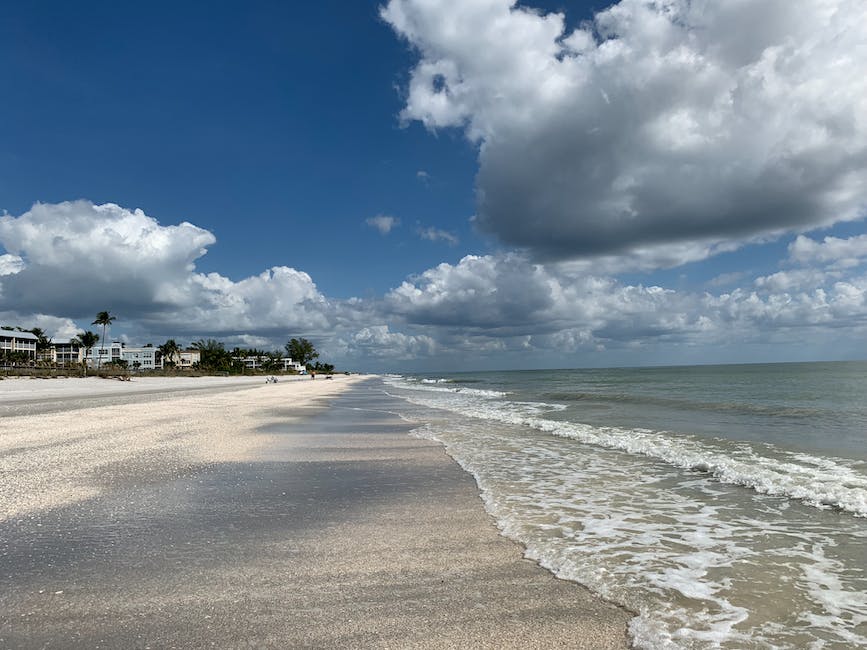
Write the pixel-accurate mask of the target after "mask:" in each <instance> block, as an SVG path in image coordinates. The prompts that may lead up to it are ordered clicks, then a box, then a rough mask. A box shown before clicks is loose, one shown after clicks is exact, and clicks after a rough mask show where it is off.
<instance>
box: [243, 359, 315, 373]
mask: <svg viewBox="0 0 867 650" xmlns="http://www.w3.org/2000/svg"><path fill="white" fill-rule="evenodd" d="M232 361H238V362H241V363H243V364H244V369H245V370H261V369H263V367H265V366H267V365H268V364H269V363H270V362H271V358H270V357H268V356H249V357H232ZM275 361H276V362H277V367H278V369H280V370H282V371H283V372H288V371H290V370H294V371H295V372H299V373H302V374H303V373H305V372H307V369H306V368H305V367H304V366H302V365H301V364H300V363H298V362H297V361H292V359H291V358H290V357H281V358H280V359H275Z"/></svg>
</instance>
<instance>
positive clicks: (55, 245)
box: [0, 201, 867, 369]
mask: <svg viewBox="0 0 867 650" xmlns="http://www.w3.org/2000/svg"><path fill="white" fill-rule="evenodd" d="M214 241H215V237H214V235H213V234H212V233H210V232H208V231H207V230H204V229H202V228H199V227H197V226H195V225H193V224H190V223H181V224H178V225H168V226H166V225H161V224H160V223H159V222H158V221H157V220H156V219H155V218H153V217H151V216H149V215H147V214H145V213H144V212H143V211H141V210H128V209H126V208H123V207H120V206H117V205H113V204H105V205H94V204H93V203H90V202H88V201H74V202H67V203H59V204H37V205H35V206H34V207H33V208H32V209H31V210H29V211H28V212H25V213H24V214H22V215H20V216H18V217H15V216H9V215H6V216H3V217H0V245H2V247H3V248H4V249H5V250H6V252H5V253H3V254H2V255H0V263H2V266H0V269H2V271H3V274H2V275H0V321H2V324H10V325H21V326H27V327H32V326H39V327H42V328H43V329H45V330H46V331H47V332H48V333H49V335H51V336H54V337H57V338H65V337H68V336H70V335H72V334H74V333H75V332H76V330H77V329H78V328H79V327H81V326H84V327H87V326H88V324H89V323H90V321H91V320H92V318H93V314H95V313H96V312H97V311H99V310H102V309H109V310H110V311H111V312H112V313H113V314H116V315H118V316H119V317H120V320H119V321H118V323H117V325H118V326H120V328H121V329H123V330H124V331H125V332H126V333H127V334H128V336H129V338H130V339H131V340H133V341H136V342H154V343H159V342H161V341H162V340H165V339H166V338H176V339H180V340H192V339H195V338H199V337H207V336H214V337H217V338H221V339H223V340H226V341H227V342H229V343H231V344H239V345H248V344H249V345H256V346H260V347H271V346H279V345H282V343H283V342H285V340H286V339H287V337H289V336H296V335H308V336H312V337H314V338H316V342H317V346H318V347H320V348H321V349H322V351H323V352H324V353H325V354H327V355H328V357H329V359H331V360H334V361H337V362H338V363H345V364H347V365H348V366H349V367H358V368H382V369H387V368H391V367H393V366H394V365H395V364H397V365H401V364H403V365H409V366H410V367H417V366H422V367H424V366H426V365H430V364H443V365H447V366H448V365H452V366H453V365H454V364H455V363H462V364H470V365H478V364H481V365H484V364H485V363H486V362H492V363H493V362H496V363H499V364H501V365H511V366H514V365H515V364H516V362H517V363H520V362H519V360H520V359H529V360H531V361H533V362H535V360H538V359H544V358H548V359H552V360H553V361H548V362H547V363H556V362H558V361H559V363H561V364H566V365H581V363H582V361H586V359H590V358H599V359H611V358H616V357H611V356H608V357H593V356H592V355H594V354H602V353H603V352H604V353H605V354H606V355H610V354H614V355H616V354H617V353H618V351H620V352H623V351H625V352H627V353H629V354H633V353H634V352H635V351H636V350H638V351H640V350H642V349H647V350H668V351H669V352H670V351H671V350H673V349H681V350H686V349H690V348H695V349H697V350H699V351H700V354H702V356H705V355H706V353H707V351H709V350H713V349H715V348H716V347H718V346H722V347H725V346H729V347H730V348H731V349H741V347H742V346H743V345H745V344H757V345H773V344H776V343H780V344H783V345H785V346H788V347H787V348H786V349H787V350H792V349H793V347H792V346H798V348H799V349H800V348H803V347H804V346H803V342H804V341H807V340H809V341H811V342H816V341H819V342H821V341H825V342H827V343H828V345H829V346H834V347H833V348H829V349H838V350H840V349H843V347H844V346H845V344H846V343H845V342H846V341H850V342H851V343H852V346H855V347H853V349H855V348H857V342H858V341H859V340H863V337H864V336H865V335H867V272H865V262H867V240H865V237H864V236H863V235H862V236H853V237H849V238H839V237H825V238H824V239H814V238H811V237H806V236H803V235H802V236H798V237H796V238H795V239H794V240H792V241H791V243H790V245H789V247H788V252H787V257H786V258H785V259H783V260H781V261H780V265H781V268H780V270H779V271H777V272H775V273H771V274H769V275H763V276H759V277H753V278H750V277H749V276H746V275H744V274H743V273H738V274H737V275H736V276H732V277H730V278H728V279H727V280H726V281H725V282H722V281H720V282H718V283H714V282H710V283H708V286H720V287H722V286H730V285H732V284H734V285H736V286H735V287H734V288H732V289H730V290H727V291H722V292H719V291H717V292H714V293H712V292H702V291H684V290H676V289H672V288H667V287H663V286H657V285H642V284H630V283H627V282H624V281H623V280H621V279H618V278H617V277H616V276H615V275H613V274H612V268H609V267H608V266H607V265H606V264H596V265H589V264H587V263H584V262H572V261H570V262H548V263H539V262H537V261H533V259H532V258H531V257H529V256H527V255H525V254H523V253H520V252H505V253H497V254H490V255H468V256H465V257H463V258H462V259H461V260H459V261H458V262H457V263H454V264H448V263H443V264H439V265H437V266H435V267H433V268H430V269H427V270H425V271H423V272H421V273H419V274H417V275H414V276H411V277H409V278H406V279H405V280H404V281H403V282H401V283H400V284H398V285H397V286H395V287H394V288H393V289H391V290H390V291H388V292H386V293H385V294H384V295H382V296H380V297H371V298H366V299H360V298H352V299H349V300H336V299H332V298H329V297H327V296H325V295H323V294H322V293H321V292H320V291H319V290H318V288H317V287H316V284H315V282H314V281H313V279H312V278H311V277H310V276H309V275H308V274H307V273H304V272H303V271H300V270H297V269H294V268H291V267H288V266H275V267H272V268H270V269H265V270H263V271H261V272H260V273H258V274H255V275H251V276H249V277H246V278H242V279H240V280H232V279H230V278H228V277H226V276H223V275H221V274H219V273H201V272H199V271H197V270H196V267H195V263H196V261H197V260H198V259H199V258H201V257H202V255H204V254H206V251H207V247H208V246H210V245H211V244H213V242H214ZM612 266H613V261H612ZM76 322H77V324H76ZM115 329H118V327H116V328H115ZM143 337H145V338H143ZM850 347H851V346H850ZM546 355H547V357H546ZM567 355H568V356H567ZM624 358H627V357H624ZM568 359H572V361H569V360H568ZM530 365H533V364H532V363H531V364H530Z"/></svg>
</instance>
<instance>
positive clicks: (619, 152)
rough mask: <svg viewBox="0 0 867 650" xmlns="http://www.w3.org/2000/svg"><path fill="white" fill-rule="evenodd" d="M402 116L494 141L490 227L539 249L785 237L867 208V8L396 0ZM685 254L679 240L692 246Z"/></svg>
mask: <svg viewBox="0 0 867 650" xmlns="http://www.w3.org/2000/svg"><path fill="white" fill-rule="evenodd" d="M382 16H383V18H384V19H385V20H386V21H387V22H389V23H390V24H391V25H392V27H393V28H394V29H395V31H396V32H397V33H398V34H400V35H401V36H402V37H404V38H405V39H407V41H408V42H409V43H410V44H411V45H412V46H414V47H415V48H416V49H417V51H418V53H419V55H420V61H419V62H418V64H417V66H416V67H415V68H414V69H413V70H412V75H411V79H410V82H409V87H408V89H407V96H406V105H405V107H404V109H403V111H402V114H401V115H402V119H403V120H406V121H411V120H418V121H420V122H422V123H424V124H425V125H426V126H427V127H428V128H431V129H439V128H451V127H458V128H463V129H465V132H466V134H467V137H468V138H470V139H471V140H472V141H473V142H476V143H477V144H478V146H479V162H480V169H479V174H478V177H477V189H478V218H477V220H476V223H477V224H478V225H479V227H481V228H482V229H483V230H486V231H488V232H490V233H493V234H494V235H496V236H497V237H499V238H500V239H501V240H502V241H503V242H505V243H507V244H510V245H514V246H518V247H522V248H526V249H528V250H530V251H532V252H533V253H534V254H535V255H537V256H542V257H548V258H560V259H563V258H574V257H578V256H588V255H589V256H592V255H597V254H606V253H607V254H611V253H620V252H628V251H632V250H634V249H647V248H648V247H650V248H652V247H659V246H663V247H664V246H667V245H669V244H671V243H675V242H679V243H680V245H688V246H691V245H692V244H694V243H696V242H703V243H704V245H705V246H710V247H711V248H709V249H707V253H708V254H712V253H713V252H714V251H713V248H712V247H713V246H714V245H715V244H718V243H721V242H728V245H729V246H731V245H733V242H737V241H743V240H749V239H752V238H754V237H757V236H778V235H779V234H781V233H783V232H788V231H805V230H809V229H811V228H815V227H817V226H820V225H827V224H830V223H833V222H838V221H844V220H852V219H856V218H858V217H859V216H863V215H864V214H865V206H867V173H865V167H867V75H864V74H863V71H864V70H865V69H867V49H865V48H864V47H863V43H864V42H867V4H865V3H864V2H863V1H862V0H802V1H801V2H798V3H797V10H793V8H792V4H791V3H790V2H788V1H784V0H740V1H738V2H725V3H719V2H707V1H701V2H694V1H692V2H691V1H688V0H653V1H649V0H622V1H621V2H619V3H617V4H615V5H613V6H611V7H609V8H608V9H606V10H605V11H602V12H600V13H598V14H596V16H595V17H594V20H593V22H592V23H591V24H587V25H583V26H581V27H579V28H578V29H576V30H574V31H572V32H567V31H566V30H565V20H564V17H563V16H562V15H559V14H544V13H542V12H539V11H535V10H533V9H531V8H527V7H523V6H521V7H517V6H516V3H515V2H514V1H513V0H450V1H443V2H428V1H426V0H390V2H389V3H388V4H387V5H386V6H385V7H384V8H383V9H382ZM673 257H674V258H677V257H678V255H674V256H673Z"/></svg>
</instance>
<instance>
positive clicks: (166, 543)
mask: <svg viewBox="0 0 867 650" xmlns="http://www.w3.org/2000/svg"><path fill="white" fill-rule="evenodd" d="M353 379H354V378H353ZM379 386H380V384H379V382H378V380H376V379H373V380H363V379H362V380H360V381H359V380H356V381H354V382H353V381H350V380H347V379H344V378H340V379H337V380H334V381H330V382H329V381H325V380H322V381H320V380H316V381H315V382H309V383H304V384H300V383H296V384H290V383H278V384H271V385H267V386H263V385H257V386H251V387H249V388H243V387H241V389H239V388H238V387H236V388H235V389H234V390H231V391H227V390H223V392H210V391H202V392H201V393H198V394H183V395H180V396H176V397H173V398H171V399H165V396H163V399H159V400H157V399H156V398H153V400H152V401H149V402H146V403H141V404H130V403H118V404H113V405H112V404H103V403H101V404H100V406H98V407H95V408H93V407H87V406H84V407H81V408H75V409H74V410H71V411H67V412H51V413H43V414H40V415H30V416H14V415H7V416H6V417H2V418H0V647H4V648H5V647H10V648H11V647H15V648H18V647H21V648H42V647H58V648H60V647H63V648H66V647H90V648H97V647H104V648H117V647H130V648H133V647H135V648H145V647H153V648H190V647H193V648H204V647H218V648H250V647H273V648H287V647H319V648H330V647H356V648H362V647H363V648H369V647H391V648H406V647H429V648H454V647H474V648H478V647H487V648H502V647H525V648H550V647H563V648H623V647H626V636H625V627H626V624H627V621H628V618H629V616H628V614H627V613H625V612H623V611H622V610H619V609H617V608H615V607H613V606H610V605H608V604H606V603H604V602H602V601H600V600H599V599H597V598H595V597H593V596H592V595H591V594H589V593H588V592H587V591H586V590H584V589H582V588H581V587H579V586H577V585H575V584H572V583H568V582H564V581H561V580H557V579H556V578H554V577H553V576H552V575H551V574H550V573H548V572H547V571H545V570H543V569H540V568H539V567H538V566H536V565H535V564H534V563H533V562H530V561H528V560H524V559H522V549H521V548H520V547H519V546H517V545H516V544H514V543H513V542H511V541H509V540H507V539H505V538H503V537H502V536H500V535H499V533H498V532H497V530H496V528H495V527H494V525H493V522H492V520H491V519H490V518H489V517H488V515H487V514H486V513H485V512H484V510H483V507H482V503H481V500H480V499H479V496H478V491H477V489H476V486H475V483H474V481H473V479H472V478H471V477H470V476H469V475H468V474H466V473H465V472H464V471H463V470H461V469H460V468H459V467H458V466H457V464H456V463H454V462H453V461H451V459H449V458H448V457H447V456H446V455H445V453H444V451H443V449H442V448H441V447H440V446H439V445H438V444H436V443H433V442H430V441H426V440H419V439H415V438H412V437H409V436H408V435H407V433H408V431H409V429H410V428H411V424H410V423H407V422H405V421H403V420H401V419H400V418H399V417H397V416H396V415H395V414H394V412H395V409H396V408H397V407H398V406H399V403H398V402H395V401H393V400H392V399H391V398H389V397H387V396H386V395H384V394H383V393H382V391H381V390H379ZM224 388H225V387H224ZM344 389H346V390H344ZM2 391H3V386H2V385H0V393H2ZM118 399H123V398H122V397H118ZM76 404H78V405H81V404H85V405H86V404H87V400H81V401H79V402H76ZM45 493H47V494H48V496H45Z"/></svg>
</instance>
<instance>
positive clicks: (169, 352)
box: [158, 339, 181, 366]
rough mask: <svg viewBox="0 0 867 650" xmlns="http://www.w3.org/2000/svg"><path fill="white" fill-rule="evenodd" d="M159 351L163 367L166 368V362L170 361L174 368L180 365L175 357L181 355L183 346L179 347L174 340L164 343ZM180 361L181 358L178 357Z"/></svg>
mask: <svg viewBox="0 0 867 650" xmlns="http://www.w3.org/2000/svg"><path fill="white" fill-rule="evenodd" d="M158 350H159V351H160V354H161V355H162V357H163V366H165V364H166V361H168V362H169V363H170V364H172V365H173V366H174V365H178V364H177V362H175V359H174V357H175V355H179V354H180V351H181V346H179V345H178V344H177V343H176V342H175V340H174V339H169V340H168V341H166V342H165V343H163V344H162V345H161V346H159V348H158ZM178 361H180V356H178Z"/></svg>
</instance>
